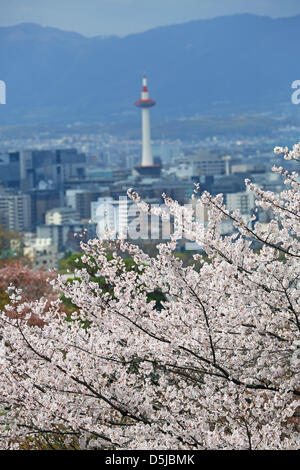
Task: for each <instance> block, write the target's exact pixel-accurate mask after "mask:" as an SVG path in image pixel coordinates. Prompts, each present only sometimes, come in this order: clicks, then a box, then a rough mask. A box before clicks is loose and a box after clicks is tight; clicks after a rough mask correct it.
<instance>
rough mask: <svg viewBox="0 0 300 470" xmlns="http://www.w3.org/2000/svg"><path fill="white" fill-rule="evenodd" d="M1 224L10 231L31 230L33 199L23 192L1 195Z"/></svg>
mask: <svg viewBox="0 0 300 470" xmlns="http://www.w3.org/2000/svg"><path fill="white" fill-rule="evenodd" d="M0 223H1V224H2V225H3V226H4V227H5V228H7V229H8V230H16V231H17V232H24V231H27V230H31V225H32V219H31V199H30V196H29V195H28V194H24V193H22V192H17V193H9V192H3V193H0Z"/></svg>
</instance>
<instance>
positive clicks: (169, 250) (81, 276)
mask: <svg viewBox="0 0 300 470" xmlns="http://www.w3.org/2000/svg"><path fill="white" fill-rule="evenodd" d="M297 148H298V147H297ZM275 171H277V172H279V173H281V174H282V176H283V178H284V179H285V184H286V190H285V191H283V192H282V193H281V194H280V195H276V194H273V193H271V192H269V191H268V192H264V191H262V190H261V189H259V188H257V187H256V186H255V185H253V184H252V183H251V182H250V181H246V184H247V185H248V187H249V190H251V191H253V192H254V194H255V196H256V199H257V202H256V204H257V206H258V207H261V208H263V209H268V210H272V211H273V220H272V222H271V223H270V224H269V225H268V226H267V227H266V226H264V227H263V226H262V225H261V224H259V223H258V222H256V223H255V224H254V228H253V226H252V228H249V227H248V226H247V225H246V224H245V222H244V220H243V218H242V217H241V216H240V214H239V213H238V211H235V212H234V213H229V212H228V210H227V209H226V207H225V206H224V204H223V199H222V196H221V195H218V196H216V197H212V196H211V195H210V194H208V193H204V194H203V195H202V196H201V198H200V199H201V203H202V204H204V205H205V206H206V207H207V208H208V213H209V223H208V227H207V229H206V230H204V229H203V228H202V226H200V225H198V224H197V221H195V220H194V219H193V212H192V209H188V208H185V207H181V206H180V205H179V204H178V203H177V202H176V201H173V200H171V199H169V198H167V197H165V203H166V205H167V206H168V209H169V210H170V213H171V214H172V215H173V216H174V219H175V221H177V223H176V224H175V232H174V234H173V236H172V240H171V241H170V242H168V243H166V244H161V245H159V247H158V255H157V256H156V257H149V256H148V255H146V254H145V253H144V252H143V251H142V250H141V249H140V248H138V247H137V246H134V245H130V244H129V243H127V242H126V241H124V240H119V241H117V242H114V244H113V243H111V244H110V249H111V250H113V251H112V252H113V256H112V257H107V243H106V244H105V243H104V242H102V241H100V240H96V239H95V240H90V241H89V242H88V243H87V244H82V248H83V250H84V252H85V256H84V258H83V261H84V262H85V263H86V265H87V267H89V266H90V267H91V268H92V269H93V270H96V271H97V276H98V277H99V278H102V279H104V280H105V283H106V285H107V286H108V288H107V289H106V291H105V290H103V287H101V285H100V284H99V283H97V282H92V281H91V277H90V274H89V270H88V268H86V269H78V270H77V271H76V277H75V279H74V280H73V282H72V283H69V282H67V281H65V280H64V279H63V278H62V277H58V279H57V280H56V281H54V282H55V285H56V287H57V288H58V289H60V290H61V291H62V292H63V294H64V296H65V297H67V298H68V299H70V300H71V301H72V303H73V304H74V305H75V306H76V310H75V311H74V313H73V314H72V318H71V319H69V321H66V318H65V315H64V314H63V312H62V310H61V303H60V301H56V302H52V303H51V305H50V307H48V309H47V311H46V313H45V301H44V300H40V301H37V302H34V303H32V304H30V309H29V310H28V304H27V305H26V306H24V305H22V304H20V303H19V302H18V303H16V300H15V299H12V305H11V306H10V307H8V308H14V309H17V310H18V312H19V313H20V319H19V318H16V319H10V318H9V317H8V316H7V315H6V312H5V311H4V312H2V313H1V317H0V334H1V338H2V340H1V348H0V354H1V359H0V376H1V392H0V397H1V401H0V406H1V410H0V416H1V417H0V422H1V424H0V443H1V448H3V449H7V448H18V446H22V443H23V442H24V441H26V439H27V440H28V439H32V440H34V439H35V438H38V437H39V438H40V437H42V438H43V439H45V441H47V439H48V438H49V436H52V437H53V436H54V437H55V438H56V439H57V442H59V443H60V444H61V446H62V447H63V446H67V445H71V444H72V443H73V444H74V442H76V443H78V445H79V446H80V447H81V448H96V449H168V450H170V449H192V450H193V449H296V448H299V422H298V418H297V415H299V412H298V411H297V408H298V406H299V399H300V381H299V372H300V367H299V365H300V362H299V352H300V317H299V309H300V297H299V288H298V287H299V276H300V240H299V236H300V196H299V183H298V176H297V174H295V173H291V174H290V173H287V172H285V171H284V170H283V169H282V168H279V169H278V168H277V169H275ZM197 189H199V188H197ZM130 194H131V197H132V198H133V199H134V200H135V201H136V203H137V204H138V205H140V207H141V209H143V210H146V211H151V208H149V206H148V205H147V204H145V203H143V202H141V201H140V198H139V196H138V195H137V194H136V193H133V192H130ZM159 215H160V216H163V214H159ZM183 215H184V217H182V216H183ZM224 218H230V219H231V220H232V222H233V224H234V226H235V229H236V232H235V233H234V235H231V236H227V237H222V236H221V234H220V225H221V221H222V219H224ZM183 220H184V226H183V225H182V224H183ZM179 233H184V237H185V238H186V239H187V240H192V241H195V242H197V243H198V244H199V245H200V246H202V247H203V250H204V251H203V254H198V255H196V256H195V264H194V265H193V266H189V267H184V266H183V264H182V262H181V260H179V259H178V258H176V257H175V256H174V250H175V249H176V241H177V238H178V237H179ZM252 241H256V242H259V243H260V246H261V248H260V250H253V249H252V247H251V244H252ZM124 255H126V256H130V257H131V258H132V259H133V260H134V261H135V263H136V269H132V270H128V269H127V268H126V265H125V262H124ZM154 291H159V292H161V293H162V294H163V296H164V301H162V305H161V306H160V308H158V306H157V302H156V301H155V300H152V301H149V294H150V293H152V292H154ZM24 309H26V311H29V312H30V313H29V314H28V316H27V317H29V316H30V315H31V314H34V315H42V316H43V320H44V326H43V327H39V326H29V325H28V323H27V322H26V319H25V320H24V318H23V317H24V315H23V316H22V312H23V310H24ZM21 317H22V319H21ZM70 320H71V321H70Z"/></svg>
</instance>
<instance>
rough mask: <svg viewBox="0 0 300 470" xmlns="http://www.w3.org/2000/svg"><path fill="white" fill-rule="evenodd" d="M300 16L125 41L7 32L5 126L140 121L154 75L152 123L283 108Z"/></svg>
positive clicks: (2, 38) (201, 26) (2, 33)
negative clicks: (143, 87)
mask: <svg viewBox="0 0 300 470" xmlns="http://www.w3.org/2000/svg"><path fill="white" fill-rule="evenodd" d="M299 44H300V16H296V17H293V18H282V19H271V18H268V17H259V16H254V15H248V14H245V15H234V16H228V17H221V18H216V19H210V20H199V21H193V22H189V23H186V24H179V25H174V26H166V27H160V28H156V29H153V30H150V31H147V32H145V33H141V34H133V35H129V36H127V37H125V38H118V37H111V38H100V37H95V38H85V37H83V36H81V35H80V34H76V33H71V32H65V31H60V30H57V29H55V28H45V27H40V26H38V25H34V24H21V25H17V26H13V27H1V28H0V79H1V80H5V82H6V85H7V104H6V105H1V106H0V125H1V124H15V123H20V122H23V123H29V122H35V121H38V122H41V123H42V122H49V123H60V122H67V121H76V120H77V121H102V122H112V121H114V120H119V119H120V118H121V119H123V120H130V119H135V118H137V117H138V112H137V110H135V108H134V107H133V102H134V100H135V99H136V98H137V96H138V93H139V91H140V79H141V75H142V73H143V71H144V70H145V69H146V70H147V73H148V76H149V81H150V83H149V85H150V90H151V94H152V96H153V98H154V99H156V101H157V102H158V106H157V107H156V108H154V109H153V118H154V119H156V120H161V119H162V118H165V117H173V118H177V117H180V116H189V115H193V114H195V113H198V114H199V115H212V116H213V115H218V114H223V115H226V114H230V113H244V112H247V113H251V112H257V111H265V110H271V111H272V110H274V109H284V107H288V106H290V96H291V83H292V82H293V81H294V80H296V79H300V70H299V65H298V62H299V60H298V59H299Z"/></svg>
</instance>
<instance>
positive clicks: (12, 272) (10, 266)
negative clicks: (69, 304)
mask: <svg viewBox="0 0 300 470" xmlns="http://www.w3.org/2000/svg"><path fill="white" fill-rule="evenodd" d="M55 277H56V276H55V273H54V272H49V271H44V270H42V269H31V268H30V267H29V266H27V265H26V264H24V262H23V261H22V260H17V261H16V260H14V261H6V262H4V263H3V264H2V266H1V268H0V306H1V307H4V305H6V304H7V303H9V291H10V288H11V286H13V287H14V288H22V298H20V301H21V302H23V303H24V301H26V302H30V301H35V300H38V299H40V298H41V297H45V296H46V297H47V299H48V301H50V300H54V299H56V298H57V293H55V291H54V289H53V287H52V286H51V284H50V280H52V279H54V278H55ZM6 314H7V315H9V316H10V317H19V315H18V313H17V311H16V309H10V310H9V311H7V312H6ZM24 314H25V310H24ZM29 324H39V325H42V324H43V321H42V319H41V318H40V316H34V315H31V317H30V320H29Z"/></svg>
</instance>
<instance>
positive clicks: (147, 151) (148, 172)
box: [135, 75, 161, 177]
mask: <svg viewBox="0 0 300 470" xmlns="http://www.w3.org/2000/svg"><path fill="white" fill-rule="evenodd" d="M155 104H156V103H155V101H154V100H152V99H151V98H150V95H149V91H148V86H147V78H146V76H145V75H144V77H143V88H142V93H141V98H140V99H139V100H137V101H136V102H135V105H136V106H137V107H138V108H141V110H142V164H141V165H137V166H135V170H136V171H137V172H138V173H139V174H140V175H142V176H148V177H158V176H159V175H160V169H161V165H160V164H154V162H153V156H152V149H151V129H150V108H152V107H153V106H155Z"/></svg>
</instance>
